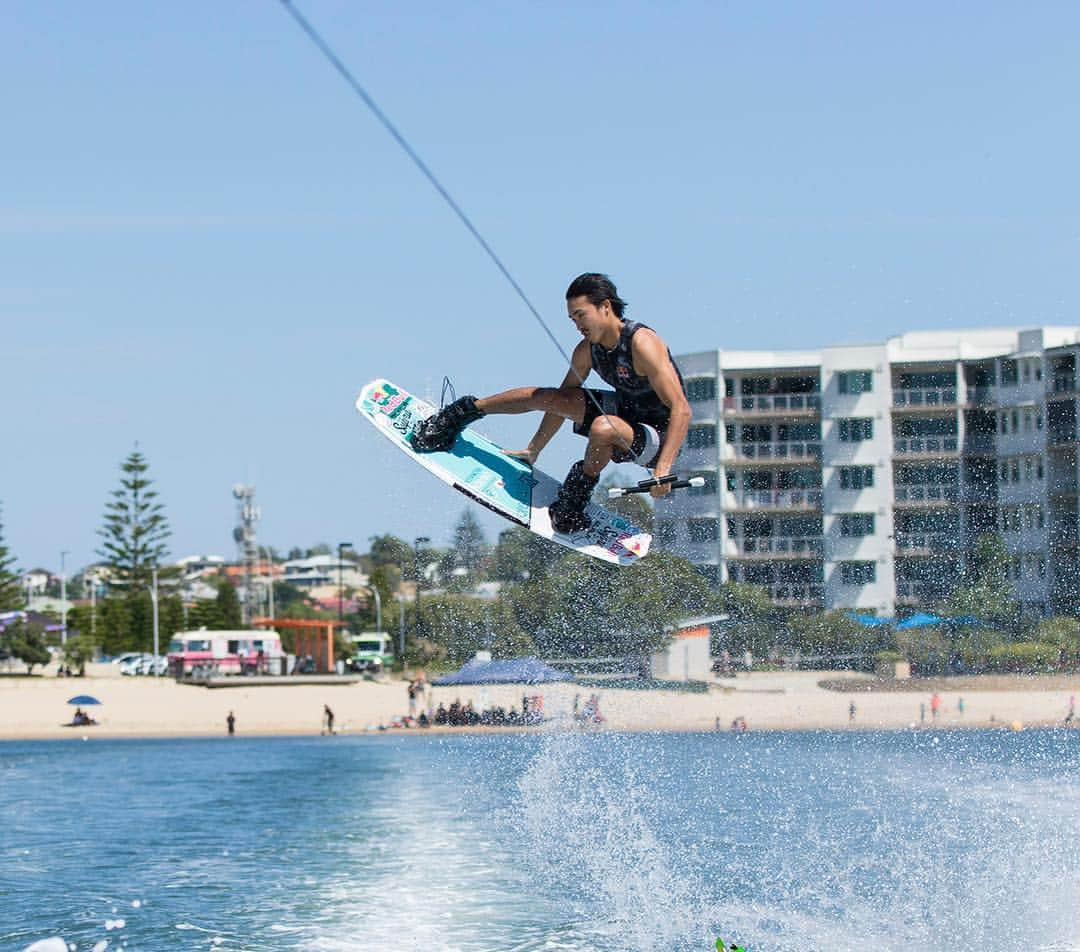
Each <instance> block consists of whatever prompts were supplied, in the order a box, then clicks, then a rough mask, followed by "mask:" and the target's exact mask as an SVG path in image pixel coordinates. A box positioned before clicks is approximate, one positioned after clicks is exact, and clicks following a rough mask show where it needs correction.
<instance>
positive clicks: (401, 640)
mask: <svg viewBox="0 0 1080 952" xmlns="http://www.w3.org/2000/svg"><path fill="white" fill-rule="evenodd" d="M397 603H398V645H399V647H398V660H399V661H401V663H402V664H403V665H404V663H405V662H404V660H403V659H404V657H405V596H404V595H402V594H401V592H398V596H397Z"/></svg>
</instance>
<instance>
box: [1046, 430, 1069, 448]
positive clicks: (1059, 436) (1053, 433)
mask: <svg viewBox="0 0 1080 952" xmlns="http://www.w3.org/2000/svg"><path fill="white" fill-rule="evenodd" d="M1046 442H1047V443H1049V444H1051V445H1052V446H1054V445H1060V444H1062V443H1075V442H1076V426H1075V425H1070V426H1052V427H1050V429H1049V430H1048V431H1047V433H1046Z"/></svg>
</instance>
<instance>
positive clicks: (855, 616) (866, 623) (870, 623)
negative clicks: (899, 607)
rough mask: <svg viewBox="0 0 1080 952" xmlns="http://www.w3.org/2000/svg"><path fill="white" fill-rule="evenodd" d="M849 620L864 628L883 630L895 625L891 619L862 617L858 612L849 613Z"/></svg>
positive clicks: (875, 616) (870, 616)
mask: <svg viewBox="0 0 1080 952" xmlns="http://www.w3.org/2000/svg"><path fill="white" fill-rule="evenodd" d="M848 618H850V619H851V620H852V621H854V622H857V623H858V624H860V625H862V626H863V627H864V628H882V627H885V626H888V625H891V624H892V623H893V620H892V619H891V618H879V617H878V616H877V615H860V614H859V613H858V612H848Z"/></svg>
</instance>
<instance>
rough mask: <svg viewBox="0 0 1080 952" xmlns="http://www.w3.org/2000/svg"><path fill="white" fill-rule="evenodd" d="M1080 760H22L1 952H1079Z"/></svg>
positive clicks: (310, 743) (905, 737)
mask: <svg viewBox="0 0 1080 952" xmlns="http://www.w3.org/2000/svg"><path fill="white" fill-rule="evenodd" d="M1078 741H1080V734H1077V733H1074V732H1069V731H1024V732H1020V733H1010V732H1006V731H997V732H982V731H967V732H929V731H925V732H919V733H857V732H850V733H848V732H845V733H805V734H752V733H751V734H746V735H731V734H726V733H717V734H666V735H642V734H625V735H618V734H598V735H575V734H536V735H499V736H454V737H438V736H431V735H426V736H404V737H387V736H372V737H354V738H346V737H324V738H315V737H313V738H302V739H287V738H281V739H246V738H243V737H237V738H234V739H231V740H230V739H227V738H222V739H220V740H205V739H204V740H155V741H131V740H129V741H98V740H91V741H88V742H85V743H80V742H73V741H57V742H25V743H23V742H18V743H6V744H0V822H2V824H3V827H2V828H3V838H2V847H0V948H3V949H18V950H21V949H24V948H26V946H28V945H29V944H31V943H32V942H33V941H35V940H39V939H44V938H47V937H49V936H61V937H63V938H64V939H65V940H66V941H67V942H69V943H74V944H76V945H77V946H78V948H79V949H80V950H89V949H92V948H93V947H94V946H95V945H98V944H100V943H102V942H105V941H107V942H108V943H109V945H108V948H109V949H111V950H115V949H118V948H121V947H124V948H126V949H129V950H135V949H150V950H158V949H214V948H221V949H252V950H263V949H265V950H278V949H282V950H284V949H305V950H306V949H316V950H323V949H325V950H335V949H340V950H354V949H356V950H398V949H400V950H417V952H421V950H422V952H433V950H460V952H481V950H484V952H525V950H580V952H592V950H598V952H607V950H612V952H614V950H646V949H647V950H657V952H672V950H711V949H713V948H714V947H715V940H716V937H717V936H723V937H724V938H725V939H726V940H728V941H729V942H730V941H733V940H734V941H739V942H741V943H743V944H745V945H746V946H747V947H748V948H749V949H751V950H799V952H807V950H817V949H829V950H838V952H839V950H847V949H850V950H860V952H861V950H868V949H883V950H888V949H897V950H899V949H904V950H910V949H911V948H919V949H948V950H964V949H971V950H976V949H977V950H985V949H990V948H995V949H1006V948H1011V949H1020V948H1023V949H1044V950H1050V949H1055V950H1058V949H1074V948H1080V845H1078V843H1080V841H1078V838H1077V832H1078V830H1080V824H1078V822H1077V821H1078V820H1080V745H1078ZM121 921H122V924H120V922H121ZM99 947H100V945H99Z"/></svg>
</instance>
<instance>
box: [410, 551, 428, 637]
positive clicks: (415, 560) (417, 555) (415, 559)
mask: <svg viewBox="0 0 1080 952" xmlns="http://www.w3.org/2000/svg"><path fill="white" fill-rule="evenodd" d="M430 541H431V540H430V539H429V538H428V537H427V536H417V537H416V538H415V539H414V540H413V570H414V571H415V573H416V637H417V639H419V638H420V583H421V579H422V574H421V572H420V546H422V545H427V544H428V543H429V542H430Z"/></svg>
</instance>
